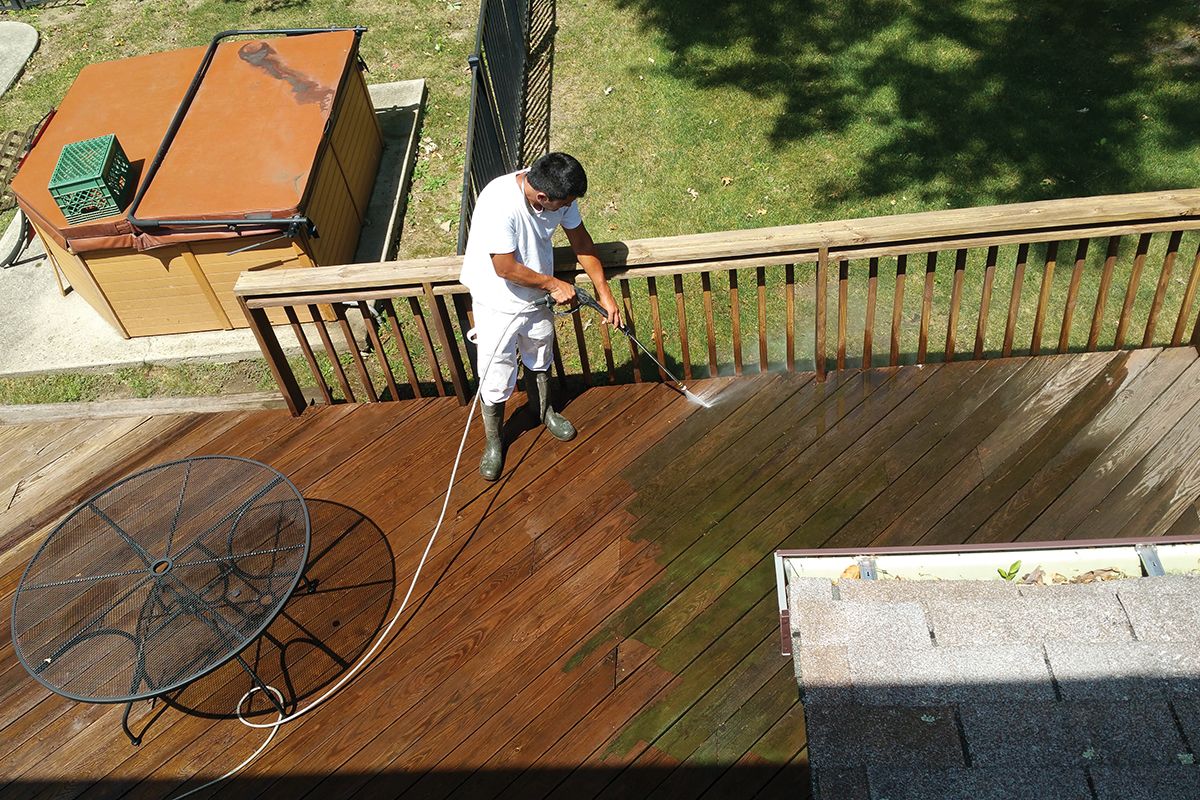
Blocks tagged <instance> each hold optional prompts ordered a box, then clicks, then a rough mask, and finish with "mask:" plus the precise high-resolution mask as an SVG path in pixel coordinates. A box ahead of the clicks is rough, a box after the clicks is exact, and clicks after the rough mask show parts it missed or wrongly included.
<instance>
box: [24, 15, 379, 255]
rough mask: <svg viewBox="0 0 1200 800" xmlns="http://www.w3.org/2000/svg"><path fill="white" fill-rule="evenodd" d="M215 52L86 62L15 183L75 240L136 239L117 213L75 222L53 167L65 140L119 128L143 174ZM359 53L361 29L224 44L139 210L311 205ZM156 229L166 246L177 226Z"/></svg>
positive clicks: (271, 213)
mask: <svg viewBox="0 0 1200 800" xmlns="http://www.w3.org/2000/svg"><path fill="white" fill-rule="evenodd" d="M205 50H206V48H204V47H192V48H187V49H184V50H172V51H167V52H164V53H154V54H151V55H145V56H138V57H134V58H127V59H121V60H119V61H108V62H102V63H98V64H91V65H89V66H87V67H85V68H84V69H83V70H81V71H80V73H79V76H78V77H77V78H76V80H75V83H74V84H73V85H72V86H71V88H70V90H69V91H68V92H67V95H66V97H64V98H63V101H62V104H61V106H60V107H59V110H58V113H57V114H56V115H55V116H54V118H53V120H52V121H51V122H50V124H49V125H48V126H47V128H46V131H45V133H44V134H43V135H42V138H41V140H40V141H39V142H38V143H37V146H36V147H34V149H33V150H32V151H31V152H30V153H29V156H28V158H27V159H26V161H25V164H24V165H23V166H22V168H21V170H20V172H19V173H18V175H17V176H16V178H15V179H14V181H13V191H14V193H15V194H16V195H17V196H18V198H19V199H20V200H22V201H23V205H24V206H25V208H26V210H27V211H30V212H31V213H32V215H33V216H34V217H35V219H37V220H38V221H39V222H41V223H42V224H43V225H44V226H46V227H49V228H51V229H52V230H51V231H49V232H50V233H52V234H53V233H58V234H59V235H60V236H61V237H62V238H63V239H64V240H70V241H72V242H73V243H74V242H76V241H78V240H81V239H87V238H89V237H98V238H103V239H105V240H111V239H112V237H114V236H121V235H122V234H125V235H129V234H135V235H136V234H137V233H138V231H135V230H134V229H133V228H132V226H131V225H130V224H129V223H128V221H127V220H125V219H124V217H123V216H117V215H114V216H111V217H107V218H105V219H104V220H98V221H96V222H89V223H83V224H80V225H68V224H67V221H66V219H65V218H64V217H63V215H62V212H61V211H59V209H58V207H57V205H56V204H55V202H54V199H53V198H52V197H51V196H50V193H49V191H48V190H47V186H48V184H49V181H50V176H51V173H52V172H53V171H54V165H55V163H56V162H57V160H58V155H59V153H60V152H61V151H62V148H63V147H64V146H65V145H67V144H70V143H72V142H77V141H80V140H83V139H89V138H92V137H95V136H100V135H104V134H107V133H115V134H116V136H117V139H118V140H119V141H120V142H121V145H122V146H123V148H124V149H125V153H126V155H127V156H128V158H129V161H130V163H131V164H132V166H133V168H134V170H135V172H136V173H137V174H138V180H139V181H141V180H143V179H144V177H145V173H146V168H147V167H148V165H149V164H150V163H151V161H152V160H153V159H154V155H155V153H156V151H157V150H158V148H159V145H160V144H161V142H162V140H163V137H164V135H165V134H166V132H167V129H168V127H169V124H170V121H171V118H172V116H173V115H174V114H175V112H176V109H177V108H178V107H179V104H180V102H181V101H182V100H183V98H184V95H185V94H186V93H187V89H188V86H189V84H190V83H191V81H192V79H193V77H194V75H195V73H196V70H197V69H198V68H199V66H200V63H201V61H202V59H203V57H204V53H205ZM356 52H357V35H356V33H355V31H353V30H344V31H330V32H321V33H313V34H308V35H304V36H289V37H280V38H269V39H252V40H240V41H227V42H223V43H222V44H220V45H219V46H218V47H217V49H216V52H215V54H214V56H213V61H212V64H211V65H210V67H209V69H208V71H207V73H206V74H205V76H204V78H203V81H202V82H201V84H200V88H199V90H198V91H197V94H196V97H195V99H194V100H193V101H192V104H191V106H190V107H189V109H188V111H187V114H186V116H185V117H184V119H183V122H182V124H181V126H180V128H179V131H178V133H177V134H176V136H175V138H174V140H173V141H172V142H171V145H170V147H169V148H168V150H167V153H166V155H165V157H164V159H163V162H162V165H161V167H160V168H159V170H158V172H157V173H156V174H155V175H154V177H153V180H152V182H151V184H150V186H149V187H147V189H146V191H145V195H144V197H143V200H142V203H141V206H140V207H139V209H138V216H139V217H140V218H142V219H156V220H164V221H166V220H172V219H174V220H181V219H223V218H247V219H254V218H264V217H266V218H280V217H290V216H293V215H295V214H296V213H299V210H300V207H301V204H302V202H303V200H304V197H305V193H306V190H307V189H308V185H309V181H310V179H311V177H312V171H313V166H314V164H315V161H316V158H317V155H318V152H319V150H320V146H321V142H322V139H323V138H324V136H325V131H326V124H327V123H328V121H329V119H330V114H331V111H332V109H333V106H334V102H335V100H336V95H337V91H338V87H339V85H340V83H341V79H342V76H343V75H344V74H345V72H346V70H347V68H348V66H349V65H350V64H352V63H353V59H354V56H355V55H356ZM154 233H155V236H154V239H155V242H156V243H159V244H161V243H166V242H165V241H164V234H166V235H167V238H169V231H165V230H161V229H160V230H156V231H154ZM186 238H195V232H194V231H193V232H191V235H188V236H187V237H186ZM78 243H79V244H80V245H81V247H80V248H79V249H89V248H88V247H87V245H86V243H85V242H82V241H78Z"/></svg>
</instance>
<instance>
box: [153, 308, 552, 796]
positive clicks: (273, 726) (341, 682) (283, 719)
mask: <svg viewBox="0 0 1200 800" xmlns="http://www.w3.org/2000/svg"><path fill="white" fill-rule="evenodd" d="M545 305H546V303H545V301H540V302H536V301H535V302H533V303H527V304H526V306H525V308H523V309H522V310H521V311H519V312H517V313H516V314H514V315H513V318H512V322H510V323H508V327H507V328H505V329H504V333H503V334H502V335H501V336H500V338H499V340H498V341H497V343H496V347H495V349H493V350H492V354H491V355H490V356H488V361H487V366H485V367H484V369H483V372H481V373H480V375H479V387H480V388H479V389H476V390H475V396H474V398H472V400H471V410H470V411H469V412H468V413H467V424H466V425H465V426H463V433H462V440H461V441H459V443H458V452H457V453H456V454H455V456H454V466H453V467H452V468H451V470H450V483H449V484H448V485H447V486H446V497H445V499H444V500H443V501H442V512H441V514H439V515H438V520H437V523H436V524H435V525H434V526H433V533H431V534H429V541H428V543H426V545H425V552H424V553H422V554H421V561H420V562H419V563H418V564H417V569H416V572H414V573H413V577H412V582H411V583H409V585H408V591H407V592H406V593H405V594H404V599H403V600H401V601H400V608H398V609H396V614H395V615H394V616H393V617H392V619H391V621H390V622H388V624H387V627H385V628H384V629H383V632H382V633H380V634H379V636H378V637H376V639H375V642H374V643H373V644H372V645H371V648H370V649H369V650H367V652H366V653H365V654H364V655H363V656H362V657H361V658H360V659H359V660H358V661H357V662H355V664H354V666H352V667H350V669H349V670H347V671H346V674H344V675H343V676H342V677H341V678H339V679H338V681H337V683H335V684H333V686H331V687H329V688H328V689H327V690H326V691H325V693H324V694H322V695H321V696H320V697H318V698H317V699H316V700H313V701H312V702H311V703H309V704H308V705H307V706H305V707H304V708H302V709H300V710H299V711H294V712H292V713H291V714H288V715H287V716H284V715H283V714H280V716H279V719H277V720H275V721H274V722H268V723H263V722H251V721H250V720H248V719H246V718H245V717H244V716H242V706H243V705H244V704H245V702H246V700H248V699H249V698H250V696H251V695H253V694H254V693H255V692H259V691H262V689H260V688H259V687H257V686H255V687H253V688H252V689H250V691H248V692H246V693H245V694H244V695H242V697H241V699H240V700H238V703H237V706H236V708H235V709H234V711H235V712H236V713H237V718H238V720H239V721H240V722H241V723H242V724H243V725H245V726H246V727H249V728H264V729H266V728H269V729H270V730H271V733H270V734H269V735H268V736H267V739H266V741H264V742H263V743H262V744H261V745H259V748H258V749H257V750H255V751H254V752H253V753H252V754H251V755H250V757H249V758H247V759H246V760H245V761H243V762H242V763H240V764H238V765H237V766H236V767H234V768H233V769H231V770H229V771H228V772H226V773H225V774H224V775H222V776H221V777H219V778H214V779H213V780H211V781H209V782H208V783H205V784H202V785H200V786H197V787H196V788H195V789H189V790H188V791H186V792H184V793H183V794H181V795H177V796H176V797H175V800H183V798H184V797H187V796H188V795H192V794H195V793H196V792H199V791H201V790H203V789H207V788H208V787H210V786H215V785H217V784H218V783H221V782H222V781H225V780H228V779H229V778H232V777H233V776H234V775H237V774H238V773H239V772H241V771H242V770H243V769H245V768H246V767H248V766H249V765H250V764H252V763H253V762H254V760H255V759H257V758H258V757H259V756H260V755H261V754H262V753H263V751H264V750H266V749H267V746H268V745H270V744H271V740H272V739H274V738H275V734H276V733H278V732H279V727H280V726H281V725H283V724H285V723H288V722H291V721H292V720H294V719H297V718H299V717H302V716H304V715H305V714H307V713H308V712H310V711H312V710H313V709H314V708H316V707H317V706H319V705H320V704H321V703H323V702H325V701H326V700H328V699H329V698H330V697H331V696H333V694H334V693H336V692H337V691H338V690H339V689H341V688H342V687H343V686H345V685H346V683H347V682H348V681H349V680H350V679H351V678H352V677H354V675H355V674H357V672H358V671H359V670H360V669H361V668H362V667H363V665H365V664H366V663H367V662H368V661H370V660H371V657H372V656H374V655H375V651H376V650H378V649H379V646H380V645H382V644H383V642H384V641H385V640H386V639H387V638H388V636H390V635H391V632H392V628H394V627H395V625H396V622H397V621H399V619H400V615H401V614H403V613H404V609H405V608H406V607H407V606H408V601H409V598H411V597H412V593H413V589H415V588H416V586H417V579H418V578H419V577H421V570H422V569H424V567H425V560H426V559H427V558H428V557H429V551H430V549H432V547H433V542H434V540H436V539H437V535H438V532H439V531H441V529H442V521H443V520H445V518H446V509H447V508H449V506H450V492H451V490H452V489H453V488H454V479H455V477H456V476H457V475H458V464H459V462H460V461H461V460H462V454H463V450H464V449H465V448H466V446H467V434H468V433H469V432H470V430H471V420H472V419H474V417H475V408H476V406H478V405H479V393H480V391H481V390H482V388H483V379H484V377H486V376H487V373H488V370H490V369H491V368H492V361H494V360H495V358H496V353H498V352H500V344H501V343H503V342H504V340H505V339H506V338H507V337H508V334H509V332H510V331H512V327H513V325H515V324H516V322H517V320H518V319H519V318H520V315H521V314H523V313H525V312H526V311H532V310H534V309H536V308H540V307H544V306H545ZM474 334H475V329H474V328H472V329H471V330H470V331H468V332H467V339H468V340H469V341H471V342H472V343H474V341H475V338H474ZM267 689H268V690H270V692H271V693H272V694H274V695H275V697H277V698H278V699H279V704H280V705H281V706H282V705H283V695H282V694H281V693H280V691H279V690H278V689H276V688H275V687H274V686H267Z"/></svg>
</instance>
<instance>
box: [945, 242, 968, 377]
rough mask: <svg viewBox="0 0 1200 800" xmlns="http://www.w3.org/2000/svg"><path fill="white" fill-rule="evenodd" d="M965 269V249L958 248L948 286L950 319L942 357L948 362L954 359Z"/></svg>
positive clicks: (947, 324)
mask: <svg viewBox="0 0 1200 800" xmlns="http://www.w3.org/2000/svg"><path fill="white" fill-rule="evenodd" d="M966 271H967V250H966V248H959V251H958V253H957V254H956V255H955V256H954V281H953V283H952V285H951V288H950V319H949V320H948V321H947V322H946V351H945V354H944V356H943V358H942V360H943V361H945V362H947V363H949V362H951V361H953V360H954V347H955V340H956V339H957V338H958V304H959V303H960V302H962V285H963V275H964V274H965V273H966Z"/></svg>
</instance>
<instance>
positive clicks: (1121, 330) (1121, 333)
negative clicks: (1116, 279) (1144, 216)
mask: <svg viewBox="0 0 1200 800" xmlns="http://www.w3.org/2000/svg"><path fill="white" fill-rule="evenodd" d="M1149 250H1150V234H1148V233H1143V234H1142V235H1141V236H1140V237H1138V244H1137V252H1136V253H1135V254H1134V256H1133V270H1132V271H1130V273H1129V286H1128V287H1127V288H1126V289H1125V302H1124V303H1123V304H1122V305H1121V318H1120V319H1119V320H1117V336H1116V338H1115V339H1114V340H1113V349H1114V350H1120V349H1121V348H1122V347H1124V346H1125V333H1126V331H1128V330H1129V321H1130V318H1131V317H1132V312H1133V303H1134V301H1135V300H1136V299H1137V293H1138V287H1139V286H1140V285H1141V282H1142V269H1143V268H1144V267H1145V266H1146V253H1147V252H1148V251H1149Z"/></svg>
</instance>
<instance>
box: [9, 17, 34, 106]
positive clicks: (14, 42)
mask: <svg viewBox="0 0 1200 800" xmlns="http://www.w3.org/2000/svg"><path fill="white" fill-rule="evenodd" d="M37 46H38V32H37V30H35V29H34V27H33V26H32V25H26V24H25V23H24V22H15V21H13V20H4V21H0V95H3V94H4V93H5V92H7V91H8V90H9V88H11V87H12V85H13V84H14V83H16V82H17V79H18V78H20V77H21V73H22V72H24V71H25V64H26V63H27V62H28V61H29V57H30V56H32V55H33V51H34V50H37Z"/></svg>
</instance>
